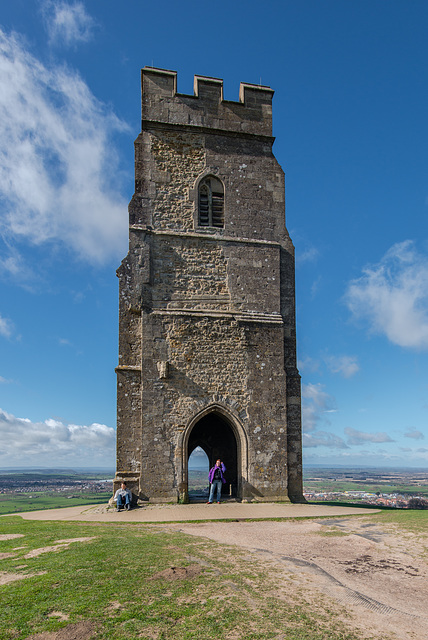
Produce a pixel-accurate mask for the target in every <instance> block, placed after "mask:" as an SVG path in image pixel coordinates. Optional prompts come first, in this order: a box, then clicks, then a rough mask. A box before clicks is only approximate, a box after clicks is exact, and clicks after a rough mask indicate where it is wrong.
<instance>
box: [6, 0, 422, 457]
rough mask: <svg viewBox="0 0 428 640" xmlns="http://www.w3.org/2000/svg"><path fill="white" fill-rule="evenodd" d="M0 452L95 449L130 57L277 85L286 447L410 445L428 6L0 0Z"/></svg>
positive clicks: (121, 232) (111, 453)
mask: <svg viewBox="0 0 428 640" xmlns="http://www.w3.org/2000/svg"><path fill="white" fill-rule="evenodd" d="M0 26H1V34H0V83H1V90H0V110H1V111H0V408H1V409H0V438H1V443H2V444H1V447H0V467H5V466H14V465H16V466H22V465H31V466H34V465H38V466H63V467H72V466H87V465H89V466H111V467H113V466H114V460H115V415H116V387H115V373H114V367H115V366H116V364H117V315H118V313H117V297H118V295H117V288H118V282H117V278H116V276H115V269H116V268H117V267H118V266H119V264H120V261H121V259H122V258H123V257H124V256H125V254H126V251H127V222H128V219H127V203H128V201H129V200H130V198H131V196H132V193H133V140H134V139H135V138H136V136H137V135H138V133H139V131H140V69H141V67H143V66H144V65H154V66H157V67H160V68H167V69H174V70H176V71H178V90H179V91H180V92H182V93H192V92H193V75H194V74H199V75H208V76H215V77H221V78H223V79H224V92H225V98H226V99H229V100H238V90H239V83H240V82H241V81H242V82H250V83H260V82H261V83H262V84H264V85H269V86H271V87H272V88H273V89H274V90H275V96H274V135H275V136H276V142H275V145H274V151H275V154H276V157H277V158H278V160H279V162H280V163H281V165H282V167H283V168H284V170H285V173H286V202H287V212H286V222H287V227H288V230H289V232H290V235H291V237H292V239H293V241H294V244H295V246H296V260H297V269H296V285H297V322H298V357H299V365H300V372H301V374H302V390H303V408H304V420H303V422H304V436H303V442H304V460H305V463H306V464H311V463H322V464H330V465H335V464H340V465H349V466H355V465H372V466H391V467H394V466H399V467H403V466H407V467H426V466H427V461H428V429H427V421H428V360H427V351H428V234H427V230H428V154H427V149H428V127H427V115H426V114H427V112H428V64H427V62H428V59H427V58H428V40H427V37H426V34H427V32H428V4H427V3H426V2H425V1H419V0H413V1H412V2H408V1H407V0H403V1H401V0H389V1H388V2H386V1H384V0H381V1H380V0H359V1H358V2H357V1H354V2H343V1H342V0H324V1H323V2H320V1H319V0H300V1H299V2H296V1H289V0H278V1H276V0H266V2H264V3H260V2H255V1H254V0H246V1H245V2H241V1H236V2H230V0H229V1H227V2H226V1H224V0H220V1H218V2H216V3H215V4H213V3H208V2H200V1H199V2H194V1H186V0H183V1H182V2H175V1H172V0H170V1H162V0H160V1H159V2H157V3H152V2H146V1H145V0H124V1H123V2H117V0H93V1H91V2H89V1H86V2H73V1H70V2H60V1H54V0H46V1H45V0H43V1H39V2H37V1H34V2H28V0H14V2H13V3H11V2H7V3H6V2H4V3H1V5H0Z"/></svg>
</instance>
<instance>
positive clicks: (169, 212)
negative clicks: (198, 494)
mask: <svg viewBox="0 0 428 640" xmlns="http://www.w3.org/2000/svg"><path fill="white" fill-rule="evenodd" d="M272 96H273V91H272V90H271V89H270V88H269V87H263V86H258V85H251V84H244V83H241V86H240V93H239V102H232V101H228V100H223V82H222V80H219V79H217V78H208V77H203V76H195V83H194V95H193V96H191V95H184V94H180V93H177V74H176V72H174V71H167V70H163V69H154V68H151V67H145V68H144V69H143V70H142V129H141V133H140V135H139V136H138V138H137V139H136V141H135V194H134V196H133V198H132V200H131V203H130V206H129V253H128V255H127V256H126V258H125V259H124V260H123V262H122V264H121V266H120V268H119V269H118V276H119V280H120V306H119V324H120V328H119V366H118V367H117V369H116V371H117V377H118V394H117V403H118V423H117V473H116V479H115V485H116V486H117V485H118V484H119V483H120V482H121V481H122V480H123V479H125V480H126V481H127V482H128V486H129V487H130V488H131V490H132V491H133V493H134V495H135V496H136V497H138V498H139V499H142V500H150V501H153V502H170V501H177V500H183V501H186V500H187V498H188V489H187V486H188V485H187V477H188V459H189V456H190V454H191V453H192V451H193V450H194V449H195V448H196V447H197V446H200V447H202V449H203V450H204V451H205V452H206V454H207V455H208V458H209V461H210V464H213V463H214V461H215V460H216V459H217V458H218V457H221V458H222V459H223V460H224V462H225V464H226V467H227V480H228V485H227V486H226V493H228V494H230V495H232V496H235V497H236V498H238V499H242V498H248V499H253V500H260V501H267V500H286V499H288V498H289V499H291V500H292V501H302V500H303V495H302V461H301V419H300V404H301V402H300V376H299V373H298V371H297V367H296V330H295V292H294V248H293V244H292V242H291V240H290V237H289V235H288V232H287V229H286V227H285V201H284V173H283V171H282V169H281V167H280V166H279V164H278V162H277V160H276V159H275V157H274V155H273V153H272V144H273V142H274V139H273V138H272ZM116 486H115V488H116Z"/></svg>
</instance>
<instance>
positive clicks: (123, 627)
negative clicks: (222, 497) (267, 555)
mask: <svg viewBox="0 0 428 640" xmlns="http://www.w3.org/2000/svg"><path fill="white" fill-rule="evenodd" d="M418 515H419V514H418ZM219 526H221V525H219ZM16 533H18V534H23V537H21V538H16V539H13V540H1V541H0V553H1V554H4V553H11V554H13V557H6V558H5V557H4V556H3V559H0V571H1V572H6V573H9V572H15V573H18V574H20V575H31V574H33V577H27V578H25V579H23V580H20V581H16V582H10V583H8V584H6V585H3V586H0V597H1V602H2V606H1V607H0V640H12V639H13V640H24V639H26V638H28V636H30V635H31V634H35V633H41V632H47V631H51V632H52V631H56V630H58V629H59V628H61V627H64V626H66V625H67V624H70V623H77V622H79V621H85V620H86V621H92V622H94V623H95V624H96V625H97V635H96V637H97V639H98V640H106V639H109V640H125V639H126V640H129V639H130V638H132V639H133V638H143V639H144V638H147V639H149V638H157V640H163V639H166V638H168V640H175V639H196V638H198V640H208V639H210V640H212V639H213V638H222V639H226V638H246V639H247V638H248V639H249V640H257V639H270V638H272V639H278V638H282V639H283V640H357V639H358V637H359V636H358V635H355V634H353V633H350V632H348V631H347V630H346V628H345V626H344V623H343V619H346V612H345V611H344V610H343V609H340V608H339V606H337V607H336V608H333V609H329V607H328V606H326V605H325V603H324V604H322V601H321V599H320V606H319V607H317V609H316V611H314V612H312V611H311V610H310V609H308V607H307V605H305V604H302V600H301V599H300V597H299V594H298V593H296V590H295V587H294V585H293V580H292V577H290V579H289V582H287V580H288V579H287V578H284V575H283V574H279V573H278V574H277V573H276V569H275V568H274V567H273V566H271V565H264V564H263V563H262V562H261V561H260V559H259V558H258V557H256V556H251V555H250V554H249V552H248V551H240V550H239V549H237V548H235V547H228V546H227V545H219V544H216V543H214V542H212V541H209V540H206V539H201V538H196V537H193V536H192V537H191V536H185V535H184V534H181V533H170V532H165V531H163V530H162V529H161V528H159V527H158V528H156V527H148V526H147V525H141V524H116V523H115V524H103V523H91V524H87V523H86V524H85V523H75V522H37V521H26V520H22V519H21V518H20V517H17V516H11V517H6V518H1V519H0V534H16ZM84 536H90V537H92V536H95V539H94V540H91V541H87V542H74V543H71V544H70V545H69V546H68V547H67V548H63V549H61V550H59V551H50V552H48V553H43V554H42V555H39V556H37V557H32V558H25V557H24V556H25V555H26V554H28V553H29V551H31V550H33V549H38V548H40V547H45V546H50V545H54V544H55V543H56V541H58V540H61V539H69V538H75V537H84ZM18 547H24V548H18ZM0 558H2V556H1V555H0ZM189 565H199V566H200V567H201V568H202V571H201V573H200V574H199V575H197V576H195V577H193V578H191V579H184V580H183V579H181V580H176V581H168V580H165V579H155V576H156V574H157V573H158V572H160V571H163V570H165V569H168V568H169V567H171V566H175V567H186V566H189ZM35 574H39V575H35ZM279 588H281V594H280V595H279V594H278V589H279ZM53 612H60V613H61V614H62V615H63V616H68V620H67V621H61V620H59V619H58V618H57V617H56V618H55V617H50V614H52V613H53Z"/></svg>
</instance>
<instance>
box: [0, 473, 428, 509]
mask: <svg viewBox="0 0 428 640" xmlns="http://www.w3.org/2000/svg"><path fill="white" fill-rule="evenodd" d="M207 476H208V474H207V470H205V469H189V495H190V498H191V499H195V500H197V499H201V498H203V497H204V496H206V494H207V492H208V477H207ZM113 477H114V471H113V470H111V469H106V470H96V471H93V472H91V471H90V470H71V469H26V470H23V469H0V514H5V513H19V512H21V511H33V510H39V509H51V508H55V507H65V506H70V505H79V504H97V503H100V502H104V501H105V502H107V501H108V500H109V498H110V497H111V495H112V491H113ZM304 496H305V498H306V500H307V501H308V502H324V503H342V504H343V503H346V504H359V505H362V504H364V505H372V506H373V507H389V508H397V509H428V470H422V469H394V470H391V469H362V468H356V469H344V468H319V467H307V468H305V470H304Z"/></svg>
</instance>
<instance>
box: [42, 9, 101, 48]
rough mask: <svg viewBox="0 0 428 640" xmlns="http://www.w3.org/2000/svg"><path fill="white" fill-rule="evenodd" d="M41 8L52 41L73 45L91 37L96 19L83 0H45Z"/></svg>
mask: <svg viewBox="0 0 428 640" xmlns="http://www.w3.org/2000/svg"><path fill="white" fill-rule="evenodd" d="M41 8H42V14H43V17H44V20H45V25H46V29H47V32H48V36H49V41H50V42H51V43H54V44H60V45H62V46H64V45H65V46H71V45H74V44H77V43H81V42H88V40H90V39H91V37H92V32H93V28H94V26H95V21H94V19H93V18H92V17H91V16H90V15H89V14H88V13H87V12H86V9H85V7H84V5H83V4H82V3H81V2H75V3H73V4H69V3H67V2H54V1H53V0H45V2H42V5H41Z"/></svg>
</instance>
